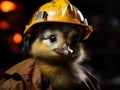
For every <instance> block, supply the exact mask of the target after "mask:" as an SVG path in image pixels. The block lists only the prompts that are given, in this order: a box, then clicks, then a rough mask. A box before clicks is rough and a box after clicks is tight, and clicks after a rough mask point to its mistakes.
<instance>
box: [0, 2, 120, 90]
mask: <svg viewBox="0 0 120 90" xmlns="http://www.w3.org/2000/svg"><path fill="white" fill-rule="evenodd" d="M49 1H51V0H0V74H2V73H3V72H4V71H5V70H7V69H8V68H9V67H11V66H12V65H14V64H16V63H18V62H20V61H22V60H23V57H22V54H21V47H22V34H23V30H24V28H25V25H26V24H28V22H29V20H30V18H31V17H32V15H33V13H34V12H35V10H36V9H37V8H38V7H39V6H41V5H43V4H44V3H46V2H49ZM70 1H71V3H72V4H73V5H75V6H76V7H77V8H78V9H80V11H81V12H82V14H83V15H84V17H85V18H87V19H88V22H89V24H90V25H92V26H93V28H94V31H93V33H92V34H91V36H90V38H89V39H87V40H86V41H84V43H85V45H86V49H87V50H88V51H89V52H90V54H91V60H90V61H88V62H87V63H88V64H87V67H88V69H89V70H90V71H91V72H92V73H93V74H94V75H95V76H96V77H97V79H98V81H99V82H100V86H101V90H120V61H119V60H120V42H119V40H120V0H70Z"/></svg>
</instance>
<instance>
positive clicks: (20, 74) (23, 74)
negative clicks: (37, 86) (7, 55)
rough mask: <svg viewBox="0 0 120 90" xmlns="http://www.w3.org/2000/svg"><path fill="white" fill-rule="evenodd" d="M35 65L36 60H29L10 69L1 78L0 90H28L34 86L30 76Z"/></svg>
mask: <svg viewBox="0 0 120 90" xmlns="http://www.w3.org/2000/svg"><path fill="white" fill-rule="evenodd" d="M35 64H36V62H35V60H34V59H32V58H29V59H26V60H23V61H21V62H19V63H18V64H16V65H14V66H13V67H11V68H10V69H8V70H7V71H6V72H5V73H4V74H3V75H2V76H1V78H0V90H27V89H26V88H27V87H28V88H29V87H30V86H31V85H32V82H31V80H30V79H31V78H30V76H32V74H33V71H34V69H35ZM26 85H27V86H26ZM31 88H32V86H31Z"/></svg>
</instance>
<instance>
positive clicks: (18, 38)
mask: <svg viewBox="0 0 120 90" xmlns="http://www.w3.org/2000/svg"><path fill="white" fill-rule="evenodd" d="M13 41H14V42H15V43H17V44H19V43H21V42H22V35H21V34H20V33H15V34H14V35H13Z"/></svg>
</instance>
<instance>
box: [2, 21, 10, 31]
mask: <svg viewBox="0 0 120 90" xmlns="http://www.w3.org/2000/svg"><path fill="white" fill-rule="evenodd" d="M9 28H10V23H9V22H8V21H0V29H2V30H7V29H9Z"/></svg>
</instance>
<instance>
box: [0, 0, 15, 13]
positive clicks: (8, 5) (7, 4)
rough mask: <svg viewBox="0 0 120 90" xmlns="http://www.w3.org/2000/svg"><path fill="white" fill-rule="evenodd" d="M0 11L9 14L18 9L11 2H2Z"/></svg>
mask: <svg viewBox="0 0 120 90" xmlns="http://www.w3.org/2000/svg"><path fill="white" fill-rule="evenodd" d="M0 9H1V11H3V12H9V11H12V10H15V9H16V4H15V3H14V2H11V1H2V2H1V3H0Z"/></svg>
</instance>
